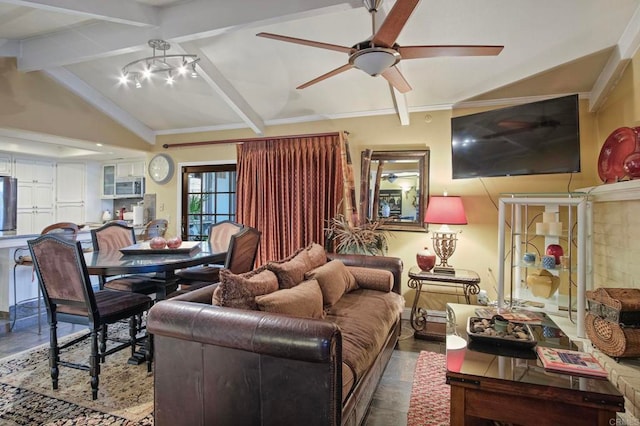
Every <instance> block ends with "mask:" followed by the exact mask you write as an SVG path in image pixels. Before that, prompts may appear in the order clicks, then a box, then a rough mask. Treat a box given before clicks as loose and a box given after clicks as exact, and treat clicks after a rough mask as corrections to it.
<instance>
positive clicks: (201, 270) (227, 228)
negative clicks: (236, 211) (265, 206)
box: [176, 220, 244, 285]
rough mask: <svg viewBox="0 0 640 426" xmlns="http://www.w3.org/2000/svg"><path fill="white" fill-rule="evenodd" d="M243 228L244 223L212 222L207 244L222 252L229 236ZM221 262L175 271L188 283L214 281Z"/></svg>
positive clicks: (212, 249)
mask: <svg viewBox="0 0 640 426" xmlns="http://www.w3.org/2000/svg"><path fill="white" fill-rule="evenodd" d="M243 228H244V225H242V224H240V223H236V222H233V221H231V220H224V221H222V222H217V223H214V224H213V225H211V226H210V227H209V233H208V234H209V238H208V241H209V245H210V246H211V251H214V252H224V251H227V252H228V251H229V246H230V244H231V237H232V236H233V235H235V234H237V233H238V232H240V231H241V230H242V229H243ZM221 266H222V264H213V265H200V266H194V267H191V268H187V269H183V270H182V271H179V272H177V273H176V276H177V277H178V278H179V279H180V282H181V283H184V284H185V285H188V283H189V282H215V281H217V276H218V272H219V269H220V267H221Z"/></svg>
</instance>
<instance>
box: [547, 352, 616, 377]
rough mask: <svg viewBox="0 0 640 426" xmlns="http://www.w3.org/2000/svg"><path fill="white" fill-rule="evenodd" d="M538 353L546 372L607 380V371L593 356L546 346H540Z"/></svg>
mask: <svg viewBox="0 0 640 426" xmlns="http://www.w3.org/2000/svg"><path fill="white" fill-rule="evenodd" d="M536 352H537V353H538V358H540V361H542V365H543V366H544V369H545V370H548V371H553V372H556V373H564V374H571V375H575V376H587V377H599V378H605V379H606V378H607V370H605V369H604V368H603V367H602V365H601V364H600V363H599V362H598V360H597V359H596V358H595V357H594V356H593V355H592V354H589V353H586V352H578V351H571V350H568V349H556V348H548V347H544V346H538V347H537V348H536Z"/></svg>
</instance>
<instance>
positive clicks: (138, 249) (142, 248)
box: [120, 241, 200, 254]
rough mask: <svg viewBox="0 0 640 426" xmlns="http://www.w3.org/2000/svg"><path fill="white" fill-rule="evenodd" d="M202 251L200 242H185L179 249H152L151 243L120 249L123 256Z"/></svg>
mask: <svg viewBox="0 0 640 426" xmlns="http://www.w3.org/2000/svg"><path fill="white" fill-rule="evenodd" d="M197 250H200V241H183V242H182V244H181V245H180V247H178V248H173V249H172V248H168V247H165V248H161V249H152V248H151V247H149V241H144V242H142V243H137V244H133V245H130V246H127V247H123V248H121V249H120V252H121V253H122V254H191V253H193V252H195V251H197Z"/></svg>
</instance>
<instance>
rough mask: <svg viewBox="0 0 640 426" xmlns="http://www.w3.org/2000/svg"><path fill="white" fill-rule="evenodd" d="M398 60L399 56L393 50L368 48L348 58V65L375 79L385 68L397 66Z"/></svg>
mask: <svg viewBox="0 0 640 426" xmlns="http://www.w3.org/2000/svg"><path fill="white" fill-rule="evenodd" d="M400 59H401V57H400V54H399V53H398V52H397V51H396V50H394V49H389V48H384V47H370V48H368V49H362V50H359V51H357V52H355V53H354V54H352V55H351V56H350V57H349V63H350V64H351V65H353V66H354V67H356V68H358V69H360V70H362V71H364V72H366V73H367V74H369V75H370V76H372V77H375V76H377V75H379V74H380V73H382V72H383V71H384V70H386V69H387V68H390V67H392V66H394V65H395V64H397V63H398V62H399V61H400Z"/></svg>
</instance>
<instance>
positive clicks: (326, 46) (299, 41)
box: [256, 33, 353, 54]
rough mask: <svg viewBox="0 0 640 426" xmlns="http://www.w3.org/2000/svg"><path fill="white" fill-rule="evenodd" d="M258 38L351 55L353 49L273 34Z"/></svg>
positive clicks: (264, 34)
mask: <svg viewBox="0 0 640 426" xmlns="http://www.w3.org/2000/svg"><path fill="white" fill-rule="evenodd" d="M256 35H257V36H258V37H265V38H272V39H274V40H280V41H287V42H289V43H295V44H303V45H305V46H311V47H319V48H321V49H328V50H335V51H336V52H343V53H347V54H349V53H351V51H352V50H353V49H352V48H351V47H346V46H338V45H337V44H329V43H322V42H319V41H313V40H305V39H303V38H295V37H288V36H283V35H279V34H272V33H258V34H256Z"/></svg>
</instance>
